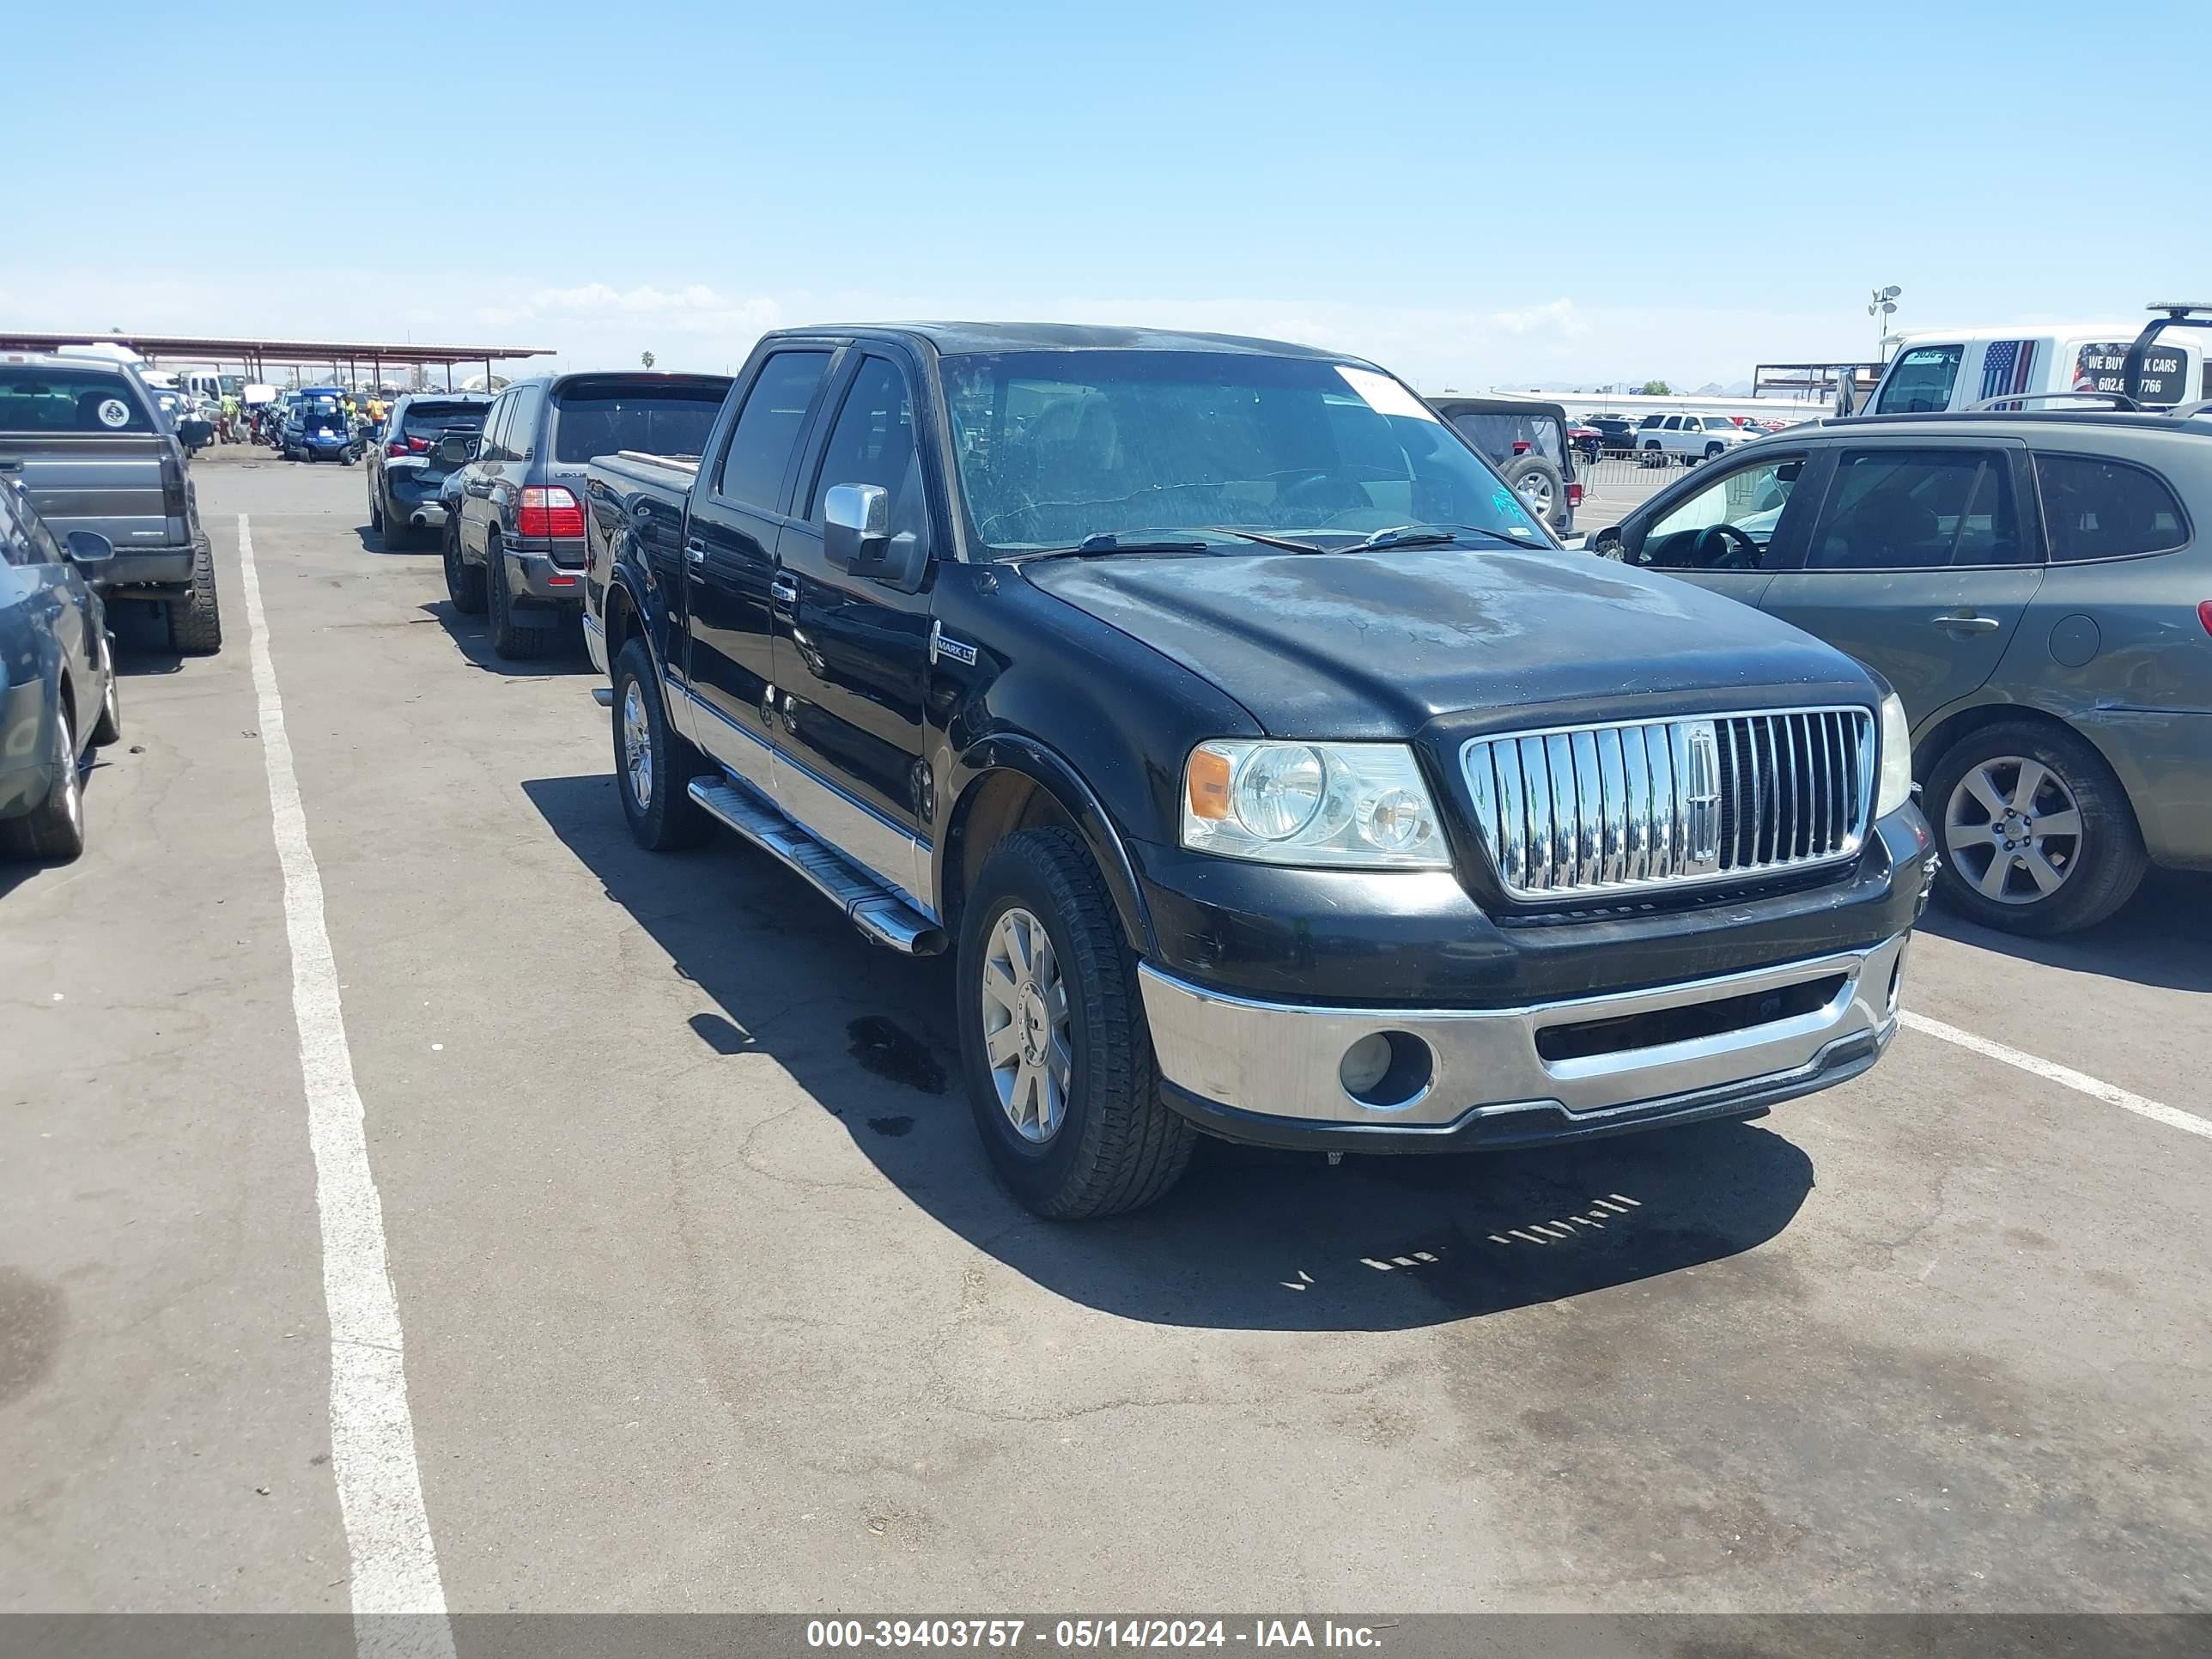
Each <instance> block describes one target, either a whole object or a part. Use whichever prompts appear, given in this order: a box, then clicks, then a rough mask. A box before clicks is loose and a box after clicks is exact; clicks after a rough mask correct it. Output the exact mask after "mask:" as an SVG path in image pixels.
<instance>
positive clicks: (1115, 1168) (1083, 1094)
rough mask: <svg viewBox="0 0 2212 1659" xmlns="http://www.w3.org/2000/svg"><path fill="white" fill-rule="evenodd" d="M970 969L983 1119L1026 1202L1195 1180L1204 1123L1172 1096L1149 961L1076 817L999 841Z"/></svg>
mask: <svg viewBox="0 0 2212 1659" xmlns="http://www.w3.org/2000/svg"><path fill="white" fill-rule="evenodd" d="M957 986H958V990H957V998H958V1003H959V1011H960V1054H961V1064H962V1068H963V1071H964V1072H965V1073H966V1076H967V1082H968V1095H969V1105H970V1107H971V1109H973V1111H974V1113H975V1127H976V1128H977V1130H978V1131H979V1132H980V1133H981V1135H982V1137H983V1146H984V1149H985V1151H986V1152H988V1153H989V1155H990V1158H991V1162H992V1164H993V1165H994V1167H995V1168H996V1169H997V1170H998V1172H999V1176H1000V1179H1001V1180H1003V1181H1004V1182H1006V1185H1007V1187H1008V1188H1010V1189H1011V1190H1012V1193H1013V1194H1014V1196H1015V1197H1016V1198H1018V1200H1021V1202H1022V1203H1023V1204H1024V1206H1027V1207H1028V1208H1029V1209H1030V1210H1032V1211H1034V1212H1036V1213H1037V1214H1038V1215H1041V1216H1044V1217H1047V1218H1050V1219H1054V1220H1078V1219H1082V1218H1088V1217H1092V1216H1106V1215H1115V1214H1118V1213H1120V1212H1122V1211H1125V1210H1134V1209H1138V1208H1140V1207H1142V1206H1145V1205H1147V1204H1150V1203H1152V1202H1153V1201H1154V1200H1157V1199H1158V1198H1160V1197H1161V1196H1162V1195H1163V1194H1165V1193H1166V1192H1167V1191H1168V1189H1169V1188H1171V1187H1173V1186H1174V1185H1175V1184H1176V1182H1177V1181H1179V1180H1180V1179H1182V1173H1183V1170H1185V1169H1186V1168H1188V1165H1189V1163H1190V1153H1191V1146H1192V1143H1193V1141H1194V1139H1195V1133H1196V1132H1195V1131H1194V1130H1193V1129H1192V1127H1190V1125H1189V1124H1188V1122H1187V1121H1184V1120H1183V1119H1182V1118H1181V1117H1179V1116H1177V1115H1176V1113H1175V1112H1173V1111H1172V1110H1170V1109H1169V1108H1168V1106H1167V1104H1166V1103H1164V1101H1163V1100H1162V1099H1161V1098H1160V1079H1159V1070H1158V1066H1157V1064H1156V1063H1155V1061H1154V1060H1153V1057H1152V1032H1151V1030H1149V1028H1147V1027H1146V1024H1145V1014H1144V1005H1143V1002H1142V1000H1141V999H1140V997H1139V994H1138V990H1137V974H1136V964H1135V963H1134V961H1133V958H1132V957H1131V956H1130V954H1129V951H1128V949H1127V945H1124V943H1123V942H1122V938H1121V928H1120V927H1119V925H1118V923H1117V922H1116V921H1115V915H1114V907H1113V904H1112V902H1111V901H1110V900H1109V898H1108V896H1107V894H1106V887H1105V884H1104V882H1103V881H1102V880H1101V879H1100V878H1099V875H1098V871H1097V866H1095V865H1094V864H1093V863H1092V862H1091V854H1090V853H1089V852H1088V850H1087V849H1086V848H1085V847H1084V844H1083V842H1082V840H1081V838H1080V837H1079V836H1077V835H1076V834H1075V833H1074V832H1073V831H1072V830H1069V829H1024V830H1020V831H1018V832H1017V833H1015V834H1014V835H1012V836H1008V837H1006V840H1005V841H1003V842H1000V843H999V845H998V846H997V847H996V848H994V849H993V851H992V853H991V855H990V857H989V859H988V860H987V861H986V862H985V864H984V866H983V869H982V872H981V874H980V875H979V876H978V877H977V878H976V881H975V890H974V891H973V892H972V893H971V895H970V896H969V900H968V905H967V912H966V915H964V917H963V920H962V924H961V933H960V959H959V967H958V974H957Z"/></svg>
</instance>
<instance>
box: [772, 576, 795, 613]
mask: <svg viewBox="0 0 2212 1659" xmlns="http://www.w3.org/2000/svg"><path fill="white" fill-rule="evenodd" d="M768 597H769V603H771V604H772V605H775V608H776V609H777V610H779V611H790V610H793V609H795V608H796V607H797V606H798V604H799V583H798V581H797V580H796V579H795V578H793V577H790V576H782V575H780V576H778V577H777V578H776V579H775V580H774V581H772V582H770V583H769V585H768Z"/></svg>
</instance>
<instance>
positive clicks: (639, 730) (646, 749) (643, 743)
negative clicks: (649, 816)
mask: <svg viewBox="0 0 2212 1659" xmlns="http://www.w3.org/2000/svg"><path fill="white" fill-rule="evenodd" d="M622 736H623V771H624V772H626V773H627V774H628V775H629V795H630V799H631V800H632V802H634V803H635V805H636V807H637V810H638V811H641V812H645V811H651V810H652V808H653V722H652V720H651V719H650V718H649V717H648V716H647V714H646V710H645V693H644V691H643V690H641V688H640V686H639V684H638V683H637V682H636V681H635V680H632V681H630V683H629V684H628V685H627V686H625V687H624V688H623V706H622Z"/></svg>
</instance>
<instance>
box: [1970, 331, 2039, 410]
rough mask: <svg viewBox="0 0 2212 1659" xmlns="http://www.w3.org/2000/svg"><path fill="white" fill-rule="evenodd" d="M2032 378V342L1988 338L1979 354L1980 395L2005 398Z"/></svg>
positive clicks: (2033, 349) (2017, 392)
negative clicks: (1990, 339) (1980, 357)
mask: <svg viewBox="0 0 2212 1659" xmlns="http://www.w3.org/2000/svg"><path fill="white" fill-rule="evenodd" d="M2034 380H2035V342H2034V341H2033V340H1992V341H1990V344H1989V349H1988V350H1986V351H1984V353H1983V354H1982V396H1983V397H1984V398H2007V397H2013V396H2016V395H2017V394H2019V393H2021V392H2025V391H2027V388H2028V387H2029V386H2031V385H2032V384H2033V382H2034Z"/></svg>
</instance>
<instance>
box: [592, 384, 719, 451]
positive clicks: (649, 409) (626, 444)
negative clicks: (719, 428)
mask: <svg viewBox="0 0 2212 1659" xmlns="http://www.w3.org/2000/svg"><path fill="white" fill-rule="evenodd" d="M721 412H722V394H721V392H718V391H715V390H713V389H712V388H709V387H706V386H701V387H699V388H697V389H696V390H688V389H687V390H678V389H675V388H670V387H662V386H655V387H653V388H651V389H650V390H637V391H625V390H623V388H621V387H619V386H606V387H604V388H601V387H596V386H585V387H583V388H581V389H580V390H577V391H574V392H563V393H562V397H561V400H560V403H559V404H558V406H557V408H556V412H555V415H554V417H553V459H555V460H556V461H567V462H570V463H579V462H583V461H588V460H590V459H592V457H593V456H595V455H611V454H613V453H615V452H616V451H617V450H618V449H635V450H641V451H642V452H644V453H646V454H648V455H680V456H686V457H689V456H696V455H702V454H704V453H706V450H707V439H708V435H710V434H712V433H713V431H714V417H715V416H718V415H720V413H721Z"/></svg>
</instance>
